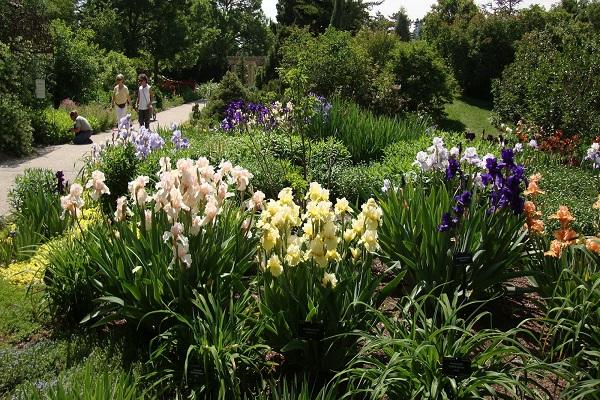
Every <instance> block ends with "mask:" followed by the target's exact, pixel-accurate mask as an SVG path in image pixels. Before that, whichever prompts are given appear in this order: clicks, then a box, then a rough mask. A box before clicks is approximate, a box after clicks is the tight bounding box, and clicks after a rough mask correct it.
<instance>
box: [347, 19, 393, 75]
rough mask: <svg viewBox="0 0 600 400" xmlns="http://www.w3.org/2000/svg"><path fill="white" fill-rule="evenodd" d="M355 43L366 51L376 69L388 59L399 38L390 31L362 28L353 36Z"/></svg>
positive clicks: (381, 66) (383, 65)
mask: <svg viewBox="0 0 600 400" xmlns="http://www.w3.org/2000/svg"><path fill="white" fill-rule="evenodd" d="M354 40H355V42H356V44H357V45H358V46H360V47H361V48H363V49H365V50H366V51H367V54H369V57H371V59H372V60H373V62H374V63H375V65H376V66H377V69H378V70H380V71H381V70H383V67H385V65H386V64H387V63H388V61H389V60H390V57H391V54H392V52H393V51H394V49H395V48H396V46H397V45H398V44H399V43H400V38H399V37H398V36H397V35H394V34H393V33H391V32H386V31H381V30H366V29H363V30H361V31H360V32H358V34H357V35H356V36H355V38H354Z"/></svg>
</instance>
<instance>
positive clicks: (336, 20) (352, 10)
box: [277, 0, 381, 33]
mask: <svg viewBox="0 0 600 400" xmlns="http://www.w3.org/2000/svg"><path fill="white" fill-rule="evenodd" d="M380 3H381V2H380V1H364V0H279V1H278V2H277V22H279V23H280V24H282V25H286V26H291V25H296V26H300V27H304V26H309V27H310V30H311V31H312V32H316V33H322V32H324V31H325V29H327V27H328V26H330V25H331V26H333V27H336V28H338V29H342V30H350V31H358V30H359V29H360V28H361V27H362V26H363V25H365V24H366V23H367V22H368V21H369V10H370V9H371V8H372V7H373V5H375V4H380Z"/></svg>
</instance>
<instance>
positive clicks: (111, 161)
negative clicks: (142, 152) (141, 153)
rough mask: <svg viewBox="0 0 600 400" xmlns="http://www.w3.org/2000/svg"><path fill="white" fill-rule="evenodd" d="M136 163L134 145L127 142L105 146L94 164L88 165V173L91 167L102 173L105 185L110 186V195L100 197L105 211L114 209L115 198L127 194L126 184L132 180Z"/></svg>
mask: <svg viewBox="0 0 600 400" xmlns="http://www.w3.org/2000/svg"><path fill="white" fill-rule="evenodd" d="M138 163H139V160H138V158H137V157H136V153H135V147H134V146H133V144H131V143H127V144H125V145H123V146H109V147H107V148H106V149H105V150H104V151H103V152H102V155H101V157H100V159H99V160H98V163H97V164H96V165H88V170H89V171H88V173H91V169H92V168H93V169H98V170H100V171H102V172H103V173H104V176H105V177H106V185H107V186H108V187H109V188H110V195H107V196H103V197H102V198H101V202H102V208H103V210H104V211H105V212H107V213H108V212H109V211H111V210H114V208H115V204H116V201H117V199H118V198H119V197H121V196H123V195H125V194H127V185H128V184H129V182H131V181H132V180H133V178H134V176H135V173H136V169H137V166H138Z"/></svg>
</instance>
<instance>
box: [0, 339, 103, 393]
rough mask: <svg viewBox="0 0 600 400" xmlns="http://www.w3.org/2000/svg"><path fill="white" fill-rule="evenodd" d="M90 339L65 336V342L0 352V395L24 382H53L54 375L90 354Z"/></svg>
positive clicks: (59, 340)
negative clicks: (1, 366)
mask: <svg viewBox="0 0 600 400" xmlns="http://www.w3.org/2000/svg"><path fill="white" fill-rule="evenodd" d="M91 347H92V343H91V341H90V338H89V337H88V338H84V337H77V336H66V337H65V338H64V339H53V340H43V341H38V342H35V341H33V342H31V343H28V344H27V345H26V346H23V348H21V349H18V348H9V349H6V350H4V349H3V350H2V351H0V364H1V365H3V366H10V368H0V393H5V392H7V391H11V390H12V389H13V388H15V387H16V386H17V385H20V384H23V383H25V382H27V381H30V382H40V386H41V385H44V384H46V383H47V381H49V380H52V378H53V376H54V375H55V374H56V372H57V371H60V370H63V369H66V368H70V367H72V366H73V365H74V364H75V363H77V362H79V361H81V360H82V359H84V358H85V357H86V356H87V355H89V353H90V350H91V349H90V348H91Z"/></svg>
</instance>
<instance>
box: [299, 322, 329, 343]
mask: <svg viewBox="0 0 600 400" xmlns="http://www.w3.org/2000/svg"><path fill="white" fill-rule="evenodd" d="M298 333H299V336H300V339H306V340H321V339H323V338H324V337H325V325H324V324H323V322H322V321H316V322H312V321H300V322H299V323H298Z"/></svg>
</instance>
